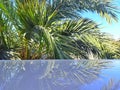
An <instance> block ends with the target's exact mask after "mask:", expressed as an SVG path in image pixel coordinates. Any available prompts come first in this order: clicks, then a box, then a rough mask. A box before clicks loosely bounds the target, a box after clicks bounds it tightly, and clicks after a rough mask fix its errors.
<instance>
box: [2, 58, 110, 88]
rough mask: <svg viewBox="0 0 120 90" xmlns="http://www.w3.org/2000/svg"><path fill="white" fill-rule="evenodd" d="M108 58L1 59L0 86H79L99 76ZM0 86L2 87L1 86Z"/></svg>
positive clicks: (107, 62) (105, 66) (107, 63)
mask: <svg viewBox="0 0 120 90" xmlns="http://www.w3.org/2000/svg"><path fill="white" fill-rule="evenodd" d="M109 63H111V62H110V61H86V60H83V61H79V60H75V61H73V60H69V61H67V60H65V61H64V60H63V61H61V60H60V61H59V60H55V61H54V60H48V61H44V60H43V61H42V60H41V61H4V62H3V63H1V64H0V68H2V69H1V70H0V80H1V81H0V85H1V86H0V90H66V89H67V90H68V89H69V90H70V89H71V88H74V90H78V89H77V87H78V86H80V85H83V84H86V83H90V82H92V81H94V80H96V79H97V78H98V77H99V74H100V72H101V69H103V68H107V67H108V66H109ZM1 88H2V89H1Z"/></svg>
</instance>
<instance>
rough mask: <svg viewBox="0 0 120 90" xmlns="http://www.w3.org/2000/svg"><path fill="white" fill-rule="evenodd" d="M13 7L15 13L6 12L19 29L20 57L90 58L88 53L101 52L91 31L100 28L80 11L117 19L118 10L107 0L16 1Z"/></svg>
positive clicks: (16, 29)
mask: <svg viewBox="0 0 120 90" xmlns="http://www.w3.org/2000/svg"><path fill="white" fill-rule="evenodd" d="M8 1H9V0H8ZM4 7H5V8H6V6H5V5H4ZM5 8H4V9H5ZM12 8H14V10H13V12H12V13H14V14H11V11H8V10H6V9H5V10H4V11H6V12H7V13H8V15H9V17H10V19H9V20H10V22H11V23H12V25H13V28H15V31H16V32H17V34H16V35H17V40H18V41H19V42H18V43H19V48H17V49H18V50H19V53H20V57H21V59H38V58H44V59H45V58H46V59H48V58H55V59H63V58H64V59H68V58H73V57H74V58H75V57H79V58H89V57H88V53H89V52H92V53H94V54H96V55H99V54H100V51H99V49H98V47H97V46H96V45H95V44H94V43H93V42H96V43H99V42H98V41H97V40H96V39H94V37H93V36H92V34H90V33H89V32H90V31H95V30H97V29H99V28H98V25H97V24H96V23H95V22H94V21H92V20H90V19H86V18H83V17H81V16H80V13H82V12H84V11H85V12H87V11H92V12H96V13H98V14H99V15H101V16H102V17H104V18H106V20H107V21H108V22H111V19H114V20H117V16H116V13H117V9H116V8H115V7H114V6H113V5H112V1H106V0H97V1H96V0H85V1H84V0H15V1H14V5H13V6H12ZM1 10H3V8H1ZM89 37H90V38H91V39H92V40H93V42H91V40H90V39H89Z"/></svg>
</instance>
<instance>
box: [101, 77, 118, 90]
mask: <svg viewBox="0 0 120 90" xmlns="http://www.w3.org/2000/svg"><path fill="white" fill-rule="evenodd" d="M119 89H120V80H119V81H118V82H117V83H115V82H114V80H113V79H111V80H110V81H109V82H108V84H107V85H104V86H103V87H102V89H101V90H119Z"/></svg>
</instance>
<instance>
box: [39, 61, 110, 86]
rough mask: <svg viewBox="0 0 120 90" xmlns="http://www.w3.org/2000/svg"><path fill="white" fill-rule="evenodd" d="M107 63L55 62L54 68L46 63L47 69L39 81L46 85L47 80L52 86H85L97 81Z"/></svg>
mask: <svg viewBox="0 0 120 90" xmlns="http://www.w3.org/2000/svg"><path fill="white" fill-rule="evenodd" d="M108 63H109V62H107V61H106V62H105V63H104V62H102V61H101V62H100V61H90V62H88V61H64V62H59V61H55V62H54V66H52V65H53V64H52V63H48V68H49V69H48V68H46V72H45V73H44V75H43V76H42V78H41V76H40V78H39V79H41V80H42V81H46V83H48V82H47V80H52V82H51V84H53V85H70V84H71V83H76V84H85V83H89V82H91V81H93V80H95V79H97V78H98V76H99V73H100V70H101V68H106V67H107V66H106V65H108ZM49 64H50V65H49ZM49 66H50V67H49ZM50 69H51V70H50Z"/></svg>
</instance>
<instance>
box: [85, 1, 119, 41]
mask: <svg viewBox="0 0 120 90" xmlns="http://www.w3.org/2000/svg"><path fill="white" fill-rule="evenodd" d="M114 2H115V4H116V5H117V6H118V7H119V8H120V0H114ZM83 16H84V17H87V18H90V19H92V20H94V21H95V22H97V23H98V24H100V27H102V28H101V31H102V32H107V33H110V34H112V35H113V37H114V38H115V39H118V38H120V14H119V15H118V22H115V21H113V22H112V23H111V24H109V23H107V22H106V20H105V19H104V18H101V17H100V16H99V15H98V14H96V13H90V12H88V13H84V15H83Z"/></svg>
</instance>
